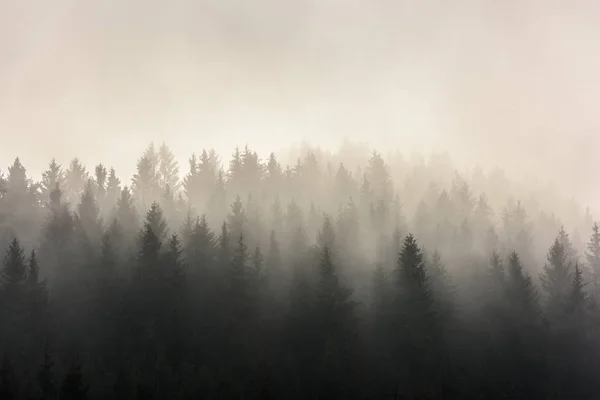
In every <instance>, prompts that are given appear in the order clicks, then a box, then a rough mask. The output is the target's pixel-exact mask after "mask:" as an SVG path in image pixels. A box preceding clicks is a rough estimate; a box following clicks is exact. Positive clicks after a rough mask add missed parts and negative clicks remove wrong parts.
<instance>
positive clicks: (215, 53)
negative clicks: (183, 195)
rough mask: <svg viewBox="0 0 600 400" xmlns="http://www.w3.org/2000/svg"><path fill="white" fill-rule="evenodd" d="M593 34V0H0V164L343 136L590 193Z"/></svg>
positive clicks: (594, 139)
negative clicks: (536, 176)
mask: <svg viewBox="0 0 600 400" xmlns="http://www.w3.org/2000/svg"><path fill="white" fill-rule="evenodd" d="M598 49H600V2H598V1H592V0H587V1H584V0H581V1H577V0H573V1H558V0H518V1H517V0H502V1H492V0H489V1H484V0H454V1H447V0H428V1H426V0H420V1H416V0H414V1H402V0H368V1H367V0H364V1H357V0H344V1H342V0H297V1H288V0H253V1H242V0H236V1H229V0H197V1H191V0H171V1H169V2H166V1H156V0H134V1H124V0H118V1H117V0H103V1H85V0H54V1H44V0H0V138H1V142H0V143H2V145H1V146H0V160H1V161H2V162H1V163H0V168H1V169H5V165H6V164H8V163H9V162H10V161H11V159H12V158H13V157H14V156H15V155H17V154H18V155H20V156H21V157H22V159H23V160H24V162H25V164H26V166H29V167H30V169H32V170H35V171H37V170H39V169H41V168H42V167H43V166H44V165H45V164H46V163H47V161H48V160H49V158H50V157H52V156H56V157H57V158H59V160H61V161H63V162H65V161H67V160H68V159H69V158H70V157H72V156H74V155H80V156H81V158H82V159H83V160H84V161H85V162H87V163H97V162H100V161H106V162H107V163H113V164H115V166H117V167H120V168H122V170H124V171H127V173H129V172H130V171H131V168H132V167H133V165H134V162H135V158H136V157H137V156H138V155H139V152H140V150H141V149H142V148H143V147H145V145H146V144H147V143H148V142H149V141H150V140H157V141H162V140H166V141H167V143H169V144H170V145H171V146H172V147H173V148H174V150H175V151H176V152H177V153H178V155H180V156H182V157H183V156H185V157H187V156H188V155H189V154H190V153H191V152H192V151H198V150H199V149H201V148H202V147H216V148H218V149H220V150H226V151H229V150H230V149H231V148H232V147H233V146H234V144H236V143H237V144H242V145H243V144H244V143H246V142H248V143H249V144H250V145H251V146H253V147H255V148H257V150H259V151H261V152H267V151H270V150H277V149H279V148H281V147H284V146H287V145H289V144H291V143H297V142H300V141H301V140H302V139H308V140H309V141H311V142H314V143H319V144H322V145H324V146H335V145H337V144H338V142H339V141H340V140H341V139H342V138H343V137H350V138H360V139H362V140H366V141H368V142H370V143H371V144H372V145H374V146H378V147H384V146H385V148H389V147H390V145H392V146H398V147H400V148H409V147H418V148H426V149H430V148H434V147H435V148H447V149H449V150H451V151H452V152H453V153H454V154H456V156H457V157H465V160H467V159H468V161H469V162H471V161H472V160H481V161H482V162H484V163H485V162H497V163H501V164H503V165H504V166H506V167H508V168H513V169H517V168H525V169H524V170H525V171H527V172H532V173H539V171H540V170H542V169H547V170H551V171H553V172H560V173H562V174H563V175H571V176H577V179H570V180H569V185H570V189H573V190H578V194H579V195H581V196H586V198H591V197H592V194H591V193H592V190H583V189H582V187H583V186H585V187H587V188H590V187H593V188H594V190H596V187H599V186H600V185H599V184H598V183H599V180H598V179H597V178H595V177H594V176H593V175H592V173H591V172H593V170H595V171H599V170H600V167H599V161H598V160H599V159H600V158H599V157H598V156H596V157H592V152H595V153H596V154H598V153H600V140H599V139H598V137H599V135H600V120H599V117H598V109H599V107H600V79H598V78H597V75H598V71H600V51H598ZM594 146H595V148H594ZM457 157H455V158H457ZM582 183H583V184H585V185H581V184H582ZM575 186H578V187H575ZM598 192H600V190H598V191H596V193H595V195H598V194H599V193H598ZM598 198H600V196H598Z"/></svg>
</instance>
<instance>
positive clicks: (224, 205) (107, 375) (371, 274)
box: [0, 144, 600, 400]
mask: <svg viewBox="0 0 600 400" xmlns="http://www.w3.org/2000/svg"><path fill="white" fill-rule="evenodd" d="M283 158H284V157H280V156H279V155H277V156H276V155H275V154H274V153H271V154H270V155H269V156H268V157H266V159H261V158H260V157H259V155H258V154H257V153H256V152H255V151H253V150H252V149H251V148H249V147H248V146H245V147H243V148H235V149H234V151H233V154H232V155H231V156H230V157H229V159H228V160H221V159H220V157H219V156H218V155H217V154H216V152H215V151H214V150H202V151H199V152H197V153H195V154H194V155H192V156H191V157H190V159H189V164H188V165H179V164H178V163H177V162H176V159H175V156H174V154H173V153H172V151H171V150H170V149H169V147H168V146H167V145H166V144H162V145H160V146H158V145H157V146H155V145H154V144H152V145H150V146H149V147H148V148H147V149H146V150H145V151H144V152H143V154H141V156H140V157H139V159H138V160H137V170H136V173H135V175H134V176H133V177H131V178H130V179H129V178H128V180H127V181H126V180H125V178H122V177H120V176H119V175H118V173H117V171H115V169H114V168H111V167H109V166H106V165H103V164H99V165H97V166H95V167H92V166H86V165H83V164H82V162H81V161H80V160H79V159H77V158H74V159H73V160H72V161H70V162H69V163H68V164H67V165H64V166H63V165H61V164H59V163H58V162H57V161H56V160H51V161H50V162H49V164H48V167H47V170H46V171H44V172H43V174H42V176H41V177H40V179H39V180H37V179H35V178H33V177H31V176H29V175H28V173H27V170H26V167H25V166H24V165H23V164H22V163H21V161H20V159H19V158H16V159H15V160H14V162H12V163H10V162H7V163H5V164H10V165H9V166H8V168H7V169H5V170H3V171H2V172H3V173H2V174H0V247H1V248H2V249H5V252H4V258H3V261H2V264H1V265H0V399H2V400H13V399H44V400H50V399H52V400H56V399H60V400H80V399H140V400H142V399H559V398H560V399H565V398H580V399H592V398H598V394H597V393H599V392H598V391H599V390H600V379H597V371H598V370H599V369H598V368H599V367H600V362H599V358H598V356H599V355H600V336H599V335H598V330H599V328H600V310H599V309H598V305H597V303H598V299H600V287H599V285H600V279H599V278H600V227H599V226H598V224H596V223H595V222H594V218H593V216H592V212H591V211H590V210H589V209H587V210H586V209H585V208H582V207H579V206H574V205H573V202H571V201H570V200H564V201H562V200H561V199H563V198H564V199H567V198H568V194H565V193H561V192H560V188H559V189H558V190H556V191H554V192H552V190H551V189H543V190H542V189H540V190H538V191H533V190H529V191H528V190H527V187H523V185H520V184H517V183H515V182H512V181H511V180H510V179H509V178H507V177H506V176H504V174H503V173H502V170H500V169H494V170H489V171H488V170H485V171H484V170H483V169H481V168H474V169H471V170H464V171H463V170H459V168H458V167H456V166H455V165H454V164H453V161H452V160H451V159H450V157H449V156H447V155H444V154H437V155H432V156H431V157H430V158H429V159H427V160H425V159H424V158H422V157H421V158H419V157H405V156H403V155H402V154H401V153H390V155H389V156H388V155H386V156H385V157H384V156H383V155H382V154H381V153H379V152H377V151H373V150H370V149H358V148H357V149H354V151H349V150H348V151H340V152H337V153H334V152H328V151H325V150H322V149H319V148H316V147H306V148H303V149H300V150H298V151H297V152H296V153H295V155H294V156H290V157H287V158H289V160H285V162H284V160H283ZM92 168H93V169H92ZM548 193H555V195H552V194H548Z"/></svg>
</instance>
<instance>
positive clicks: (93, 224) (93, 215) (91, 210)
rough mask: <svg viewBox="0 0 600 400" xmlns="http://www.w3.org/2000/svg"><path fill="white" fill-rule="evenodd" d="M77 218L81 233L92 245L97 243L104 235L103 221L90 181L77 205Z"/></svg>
mask: <svg viewBox="0 0 600 400" xmlns="http://www.w3.org/2000/svg"><path fill="white" fill-rule="evenodd" d="M77 216H78V217H79V222H81V228H82V229H83V232H81V233H83V234H84V235H85V236H86V237H87V238H88V240H89V241H90V243H91V244H94V243H96V242H97V241H98V240H99V239H100V237H101V235H102V219H101V217H100V209H99V207H98V203H97V201H96V198H95V196H94V186H93V183H92V182H91V181H88V183H87V184H86V186H85V188H84V191H83V194H82V195H81V199H80V200H79V204H78V205H77Z"/></svg>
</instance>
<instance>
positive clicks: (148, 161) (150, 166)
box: [131, 147, 160, 209]
mask: <svg viewBox="0 0 600 400" xmlns="http://www.w3.org/2000/svg"><path fill="white" fill-rule="evenodd" d="M157 164H158V158H157V155H156V153H155V152H154V150H153V148H152V147H151V148H150V149H149V150H148V151H147V152H146V155H144V156H143V157H142V158H140V159H139V160H138V163H137V173H136V174H134V175H133V178H132V186H131V189H132V192H133V197H134V198H135V199H136V202H137V204H138V205H139V206H140V207H142V208H143V209H146V208H147V207H148V204H150V203H151V202H152V201H153V200H155V199H157V198H158V196H159V193H160V190H159V188H160V186H159V176H158V174H159V173H158V171H157V168H158V166H157Z"/></svg>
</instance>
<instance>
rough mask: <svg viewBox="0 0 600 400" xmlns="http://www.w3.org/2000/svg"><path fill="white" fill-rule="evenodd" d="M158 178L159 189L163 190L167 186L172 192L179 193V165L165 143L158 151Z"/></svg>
mask: <svg viewBox="0 0 600 400" xmlns="http://www.w3.org/2000/svg"><path fill="white" fill-rule="evenodd" d="M158 176H159V183H158V184H159V186H160V188H162V189H163V190H165V189H166V188H167V186H168V187H169V188H171V190H172V191H173V192H177V191H179V187H180V186H181V183H180V182H179V165H178V164H177V161H176V160H175V155H174V154H173V152H172V151H171V149H169V147H168V146H167V145H166V144H165V143H163V144H162V145H161V146H160V148H159V149H158Z"/></svg>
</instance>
